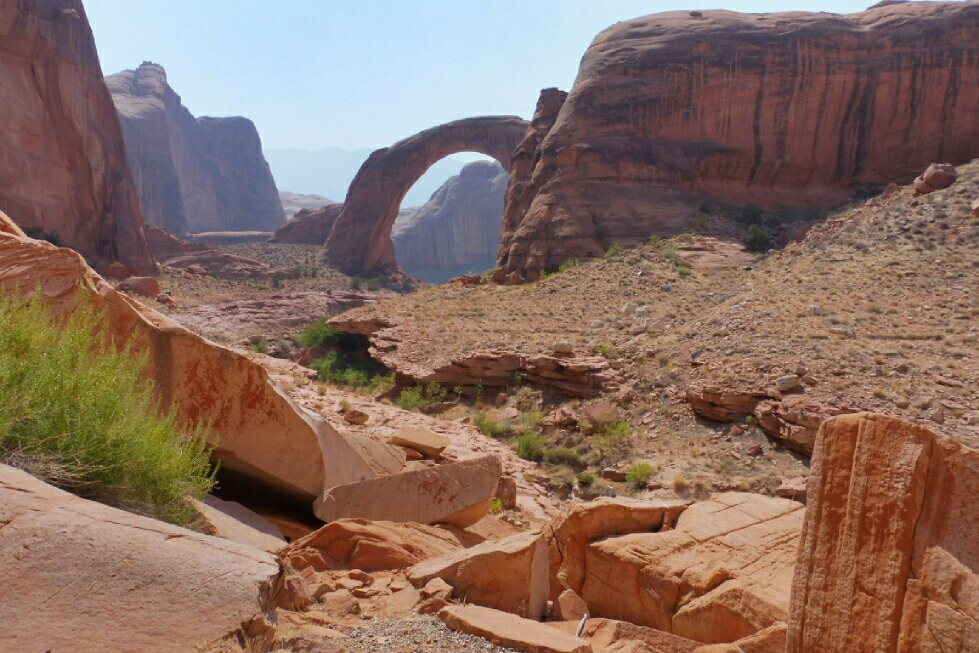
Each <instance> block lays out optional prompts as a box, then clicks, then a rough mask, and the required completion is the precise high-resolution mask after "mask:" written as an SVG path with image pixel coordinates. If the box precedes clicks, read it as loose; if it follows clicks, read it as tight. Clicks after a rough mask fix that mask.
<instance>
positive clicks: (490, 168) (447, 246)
mask: <svg viewBox="0 0 979 653" xmlns="http://www.w3.org/2000/svg"><path fill="white" fill-rule="evenodd" d="M507 178H508V176H507V173H506V171H505V170H504V169H503V168H502V167H500V164H499V163H497V162H495V161H493V162H490V161H474V162H473V163H469V164H467V165H466V167H464V168H463V169H462V172H460V173H459V174H458V175H456V176H455V177H452V178H450V179H449V180H448V181H446V182H445V183H444V184H443V185H442V187H441V188H439V189H438V190H437V191H435V194H434V195H432V198H431V199H430V200H429V201H428V202H427V203H426V204H424V205H423V206H421V207H419V208H417V209H415V210H414V211H412V212H410V213H408V214H407V215H405V216H404V217H400V216H399V217H398V219H397V220H396V221H395V223H394V228H393V229H392V230H391V238H392V240H393V241H394V250H395V252H396V253H397V257H398V265H400V266H401V269H402V270H404V271H405V272H406V273H408V274H410V275H411V276H413V277H418V278H420V279H424V280H425V281H430V282H432V283H444V282H445V281H448V280H449V279H450V278H452V277H454V276H457V275H460V274H463V273H467V272H481V271H483V270H487V269H489V268H492V267H493V266H494V265H495V263H496V250H497V248H498V247H499V245H500V225H501V223H502V221H503V194H504V192H505V191H506V185H507Z"/></svg>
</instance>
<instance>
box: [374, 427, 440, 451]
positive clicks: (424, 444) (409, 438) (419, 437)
mask: <svg viewBox="0 0 979 653" xmlns="http://www.w3.org/2000/svg"><path fill="white" fill-rule="evenodd" d="M388 442H389V443H391V444H394V445H397V446H399V447H403V448H406V449H412V450H414V451H417V452H418V453H419V454H421V455H422V456H425V457H426V458H435V457H437V456H438V455H439V454H440V453H442V451H443V450H444V449H445V448H446V447H447V446H449V438H447V437H445V436H444V435H439V434H438V433H434V432H433V431H429V430H428V429H420V428H412V427H404V428H400V429H398V430H396V431H395V432H394V433H392V434H391V437H390V438H388Z"/></svg>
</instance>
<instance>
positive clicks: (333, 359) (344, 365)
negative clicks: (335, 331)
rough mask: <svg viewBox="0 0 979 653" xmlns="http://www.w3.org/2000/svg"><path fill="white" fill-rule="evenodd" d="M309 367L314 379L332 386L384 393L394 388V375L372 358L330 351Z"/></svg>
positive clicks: (334, 350)
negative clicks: (314, 376)
mask: <svg viewBox="0 0 979 653" xmlns="http://www.w3.org/2000/svg"><path fill="white" fill-rule="evenodd" d="M309 366H310V367H311V368H312V369H314V370H316V378H318V379H319V380H320V381H326V382H327V383H332V384H334V385H339V386H343V387H347V388H356V389H360V390H366V391H367V392H372V393H373V392H386V391H388V390H390V389H391V388H392V387H394V374H393V373H391V372H389V371H388V369H387V368H386V367H384V366H383V365H381V364H380V363H378V362H377V361H375V360H374V359H372V358H363V357H362V358H357V357H354V356H351V355H349V354H345V353H343V352H342V351H340V350H336V349H331V350H330V351H328V352H326V353H325V354H323V355H322V356H320V357H319V358H317V359H316V360H314V361H313V362H311V363H310V364H309Z"/></svg>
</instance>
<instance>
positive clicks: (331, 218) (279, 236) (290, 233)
mask: <svg viewBox="0 0 979 653" xmlns="http://www.w3.org/2000/svg"><path fill="white" fill-rule="evenodd" d="M342 209H343V204H326V205H324V206H322V207H320V208H317V209H300V210H299V211H298V212H297V213H296V214H295V215H293V216H292V217H291V218H289V221H288V222H286V223H285V224H284V225H282V226H281V227H279V228H278V229H276V230H275V233H274V234H273V235H272V239H271V242H273V243H292V244H295V245H322V244H323V243H325V242H326V239H327V238H329V236H330V231H331V230H332V229H333V224H334V223H335V222H336V221H337V216H339V215H340V211H341V210H342Z"/></svg>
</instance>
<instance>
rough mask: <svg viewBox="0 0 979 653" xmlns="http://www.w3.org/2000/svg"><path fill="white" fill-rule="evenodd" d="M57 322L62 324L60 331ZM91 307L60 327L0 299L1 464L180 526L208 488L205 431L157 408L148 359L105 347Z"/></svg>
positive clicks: (40, 310) (38, 307) (36, 308)
mask: <svg viewBox="0 0 979 653" xmlns="http://www.w3.org/2000/svg"><path fill="white" fill-rule="evenodd" d="M59 326H61V328H59ZM104 339H105V336H104V325H103V323H102V321H101V320H100V319H99V318H98V317H96V315H95V313H93V312H92V311H91V310H89V309H79V310H78V311H76V312H75V313H74V315H73V316H72V317H71V318H70V319H69V320H67V322H66V323H64V324H63V325H61V323H60V322H59V321H57V320H55V319H53V318H52V317H51V316H50V314H49V313H48V311H47V310H46V309H45V307H44V306H43V305H42V304H41V302H40V301H39V300H38V299H37V298H34V299H31V300H29V301H26V302H22V301H18V300H14V299H12V298H10V297H6V298H0V397H2V400H0V462H4V463H7V464H11V465H15V466H18V467H21V468H24V469H26V470H27V471H29V472H31V473H33V474H35V475H37V476H39V477H41V478H43V479H45V480H47V481H49V482H51V483H53V484H55V485H58V486H61V487H63V488H65V489H67V490H70V491H72V492H75V493H76V494H79V495H80V496H83V497H86V498H89V499H94V500H96V501H101V502H103V503H108V504H111V505H114V506H118V507H120V508H124V509H126V510H131V511H133V512H138V513H141V514H145V515H150V516H153V517H158V518H160V519H165V520H167V521H170V522H173V523H177V524H187V523H189V522H191V521H192V520H193V519H194V517H195V513H194V511H193V509H192V507H191V506H190V503H189V501H188V499H189V498H200V497H203V496H204V495H205V494H207V492H208V491H210V489H211V487H212V486H213V485H214V473H213V471H212V470H211V465H210V460H209V455H208V450H207V447H206V445H205V436H206V429H205V428H204V427H202V426H198V427H197V428H194V429H189V430H186V429H183V428H181V427H179V426H178V425H177V421H176V417H175V415H174V412H173V411H170V412H168V413H163V412H161V411H160V409H159V407H158V404H157V401H156V399H155V397H154V395H153V387H152V383H151V382H150V381H148V380H145V381H144V380H140V376H141V374H142V371H143V370H144V369H145V366H146V358H145V356H138V355H136V354H135V353H134V352H133V351H131V350H130V349H129V348H126V349H125V350H123V351H115V350H111V349H104V348H103V347H102V346H101V345H102V344H103V343H104Z"/></svg>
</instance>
